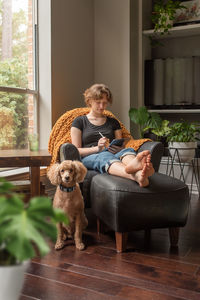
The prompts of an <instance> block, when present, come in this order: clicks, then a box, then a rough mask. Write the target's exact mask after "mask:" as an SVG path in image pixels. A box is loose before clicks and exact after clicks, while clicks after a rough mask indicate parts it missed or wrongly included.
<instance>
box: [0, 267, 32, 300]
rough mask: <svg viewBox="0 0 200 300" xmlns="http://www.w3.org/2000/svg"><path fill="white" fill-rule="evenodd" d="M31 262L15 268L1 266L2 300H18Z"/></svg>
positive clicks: (0, 290) (0, 296) (0, 294)
mask: <svg viewBox="0 0 200 300" xmlns="http://www.w3.org/2000/svg"><path fill="white" fill-rule="evenodd" d="M28 265H29V261H25V262H23V263H22V264H19V265H14V266H0V278H1V279H0V300H18V299H19V296H20V293H21V289H22V287H23V283H24V273H25V271H26V269H27V267H28Z"/></svg>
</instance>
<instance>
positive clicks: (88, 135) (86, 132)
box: [72, 115, 121, 148]
mask: <svg viewBox="0 0 200 300" xmlns="http://www.w3.org/2000/svg"><path fill="white" fill-rule="evenodd" d="M72 127H76V128H78V129H80V130H81V131H82V147H83V148H88V147H93V146H97V144H98V140H99V139H100V138H101V136H100V134H99V132H101V134H102V135H103V136H105V137H107V138H108V139H109V141H110V142H111V141H112V140H113V139H114V138H115V130H118V129H121V127H120V124H119V122H118V121H117V120H116V119H114V118H110V117H107V119H106V122H105V123H104V124H103V125H100V126H99V125H94V124H92V123H91V122H90V121H89V120H88V118H87V116H85V115H84V116H80V117H77V118H76V119H75V120H74V121H73V122H72Z"/></svg>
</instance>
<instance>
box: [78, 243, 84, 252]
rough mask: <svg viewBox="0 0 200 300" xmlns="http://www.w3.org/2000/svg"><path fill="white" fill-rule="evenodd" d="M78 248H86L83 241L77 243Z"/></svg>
mask: <svg viewBox="0 0 200 300" xmlns="http://www.w3.org/2000/svg"><path fill="white" fill-rule="evenodd" d="M76 248H77V249H78V250H84V249H85V245H84V244H83V243H77V244H76Z"/></svg>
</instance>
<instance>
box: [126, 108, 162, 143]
mask: <svg viewBox="0 0 200 300" xmlns="http://www.w3.org/2000/svg"><path fill="white" fill-rule="evenodd" d="M129 117H130V119H131V121H132V122H133V123H135V124H136V125H138V126H139V134H140V138H143V137H144V134H145V133H148V134H149V133H151V130H152V129H156V128H159V127H160V126H161V124H162V119H161V117H160V115H159V114H158V113H156V112H152V113H150V112H148V110H147V108H146V107H145V106H141V107H139V108H130V110H129ZM150 138H151V137H150Z"/></svg>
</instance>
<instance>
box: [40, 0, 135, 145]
mask: <svg viewBox="0 0 200 300" xmlns="http://www.w3.org/2000/svg"><path fill="white" fill-rule="evenodd" d="M38 1H39V29H40V30H39V57H40V60H39V64H40V66H39V67H40V77H39V83H40V86H39V88H40V140H41V144H40V146H41V147H42V148H45V147H47V144H48V138H49V134H50V131H51V128H52V126H53V125H54V123H55V122H56V120H57V119H58V118H59V117H60V116H61V115H62V114H63V113H64V112H65V111H66V110H69V109H73V108H75V107H81V106H84V101H83V96H82V94H83V92H84V91H85V89H86V88H88V87H89V86H90V85H92V84H93V83H95V82H97V83H105V84H107V85H108V86H109V87H110V89H111V91H112V93H113V96H114V102H113V105H112V107H111V110H112V111H113V113H114V114H115V115H116V116H117V117H118V118H119V119H120V120H121V121H122V122H123V123H124V124H125V125H126V126H127V128H129V117H128V110H129V107H130V38H129V35H130V32H129V31H130V24H129V23H130V20H129V19H130V17H129V15H130V0H123V1H122V0H38Z"/></svg>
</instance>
